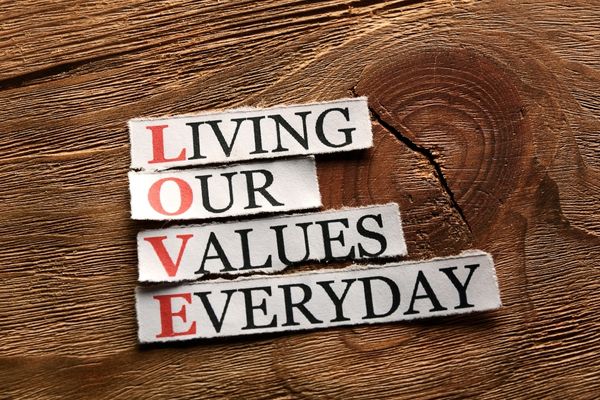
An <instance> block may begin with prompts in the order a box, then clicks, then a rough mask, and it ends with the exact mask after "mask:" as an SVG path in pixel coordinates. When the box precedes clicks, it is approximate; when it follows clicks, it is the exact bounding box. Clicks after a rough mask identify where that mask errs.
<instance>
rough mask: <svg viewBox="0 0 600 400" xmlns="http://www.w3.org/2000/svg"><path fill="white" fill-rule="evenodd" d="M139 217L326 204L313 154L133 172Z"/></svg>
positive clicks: (228, 213) (218, 214) (132, 189)
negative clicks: (190, 167) (221, 164)
mask: <svg viewBox="0 0 600 400" xmlns="http://www.w3.org/2000/svg"><path fill="white" fill-rule="evenodd" d="M129 189H130V192H131V217H132V218H133V219H152V220H166V219H204V218H219V217H230V216H237V215H249V214H257V213H264V212H283V211H291V210H303V209H309V208H317V207H320V206H321V196H320V193H319V186H318V183H317V171H316V167H315V160H314V158H313V157H306V158H296V159H290V160H279V161H267V162H253V163H245V164H239V165H232V166H228V167H223V168H202V169H191V170H173V171H165V172H154V173H149V172H130V173H129Z"/></svg>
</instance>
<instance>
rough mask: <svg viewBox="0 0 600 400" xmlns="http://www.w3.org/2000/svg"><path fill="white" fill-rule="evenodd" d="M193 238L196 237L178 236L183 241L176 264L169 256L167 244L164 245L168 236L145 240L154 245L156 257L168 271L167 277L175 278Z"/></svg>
mask: <svg viewBox="0 0 600 400" xmlns="http://www.w3.org/2000/svg"><path fill="white" fill-rule="evenodd" d="M192 236H194V235H191V234H189V235H177V236H176V237H177V238H178V239H181V241H182V243H181V247H180V248H179V254H178V255H177V261H176V262H173V259H171V256H169V253H168V252H167V249H166V248H165V244H164V243H163V241H164V240H165V239H166V238H167V237H166V236H156V237H149V238H144V240H145V241H147V242H149V243H150V244H151V245H152V247H153V248H154V251H155V252H156V255H157V256H158V259H159V260H160V262H161V263H162V265H163V267H164V268H165V271H167V275H169V276H171V277H173V276H175V274H177V270H178V269H179V263H180V262H181V258H182V257H183V252H184V251H185V246H187V242H188V240H190V238H191V237H192Z"/></svg>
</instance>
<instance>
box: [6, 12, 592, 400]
mask: <svg viewBox="0 0 600 400" xmlns="http://www.w3.org/2000/svg"><path fill="white" fill-rule="evenodd" d="M90 3H91V4H80V3H79V2H75V1H73V2H59V1H53V2H47V3H45V4H42V2H41V1H26V2H24V1H19V2H13V1H4V4H3V5H2V13H1V14H0V32H1V33H2V35H1V37H0V62H1V64H0V65H1V66H2V68H1V71H0V89H1V90H0V109H1V110H2V113H1V114H0V133H1V135H0V200H1V204H2V207H3V210H2V216H3V218H2V224H1V226H0V256H1V258H2V260H4V262H3V264H2V275H1V277H2V285H1V286H0V327H1V329H0V398H3V399H4V398H6V399H13V398H23V399H59V398H94V399H97V398H106V399H116V398H125V399H130V398H147V399H150V398H152V399H158V398H190V399H191V398H193V399H198V398H237V399H247V398H265V399H276V398H336V399H338V398H339V399H347V398H364V399H379V398H417V397H418V398H442V397H446V398H464V397H471V398H486V399H507V398H510V399H515V398H522V399H532V398H556V399H593V398H598V397H599V396H600V329H599V324H598V318H599V317H600V315H599V313H598V310H599V304H600V280H599V278H600V273H599V269H598V265H600V97H599V93H600V57H599V56H600V3H598V1H574V0H570V1H565V2H563V3H557V2H554V1H531V2H524V1H515V2H508V1H497V2H496V1H495V2H483V3H470V2H460V1H457V0H454V1H427V2H417V1H409V0H405V1H386V2H375V1H368V0H363V1H321V2H308V1H291V0H289V1H287V0H286V1H277V2H274V1H262V2H253V1H244V2H235V3H230V2H226V1H220V2H213V1H206V2H205V3H206V4H205V5H200V4H197V3H196V2H192V1H190V2H187V3H186V2H184V1H169V2H160V3H159V2H143V1H124V0H118V1H113V2H90ZM350 95H368V96H369V102H370V106H371V111H372V116H373V125H374V132H375V138H376V140H375V143H376V146H375V148H374V149H372V150H371V151H368V152H365V153H364V154H349V155H345V156H335V157H322V158H319V159H318V172H319V177H320V184H321V190H322V193H323V198H324V204H325V207H326V208H332V207H339V206H355V205H366V204H372V203H382V202H385V201H397V202H398V203H399V204H400V207H401V210H402V213H403V219H404V224H405V228H406V233H407V239H408V244H409V254H410V257H409V258H410V259H419V258H425V257H430V256H435V255H447V254H454V253H457V252H459V251H460V250H462V249H467V248H472V247H476V248H480V249H483V250H487V251H490V252H491V253H492V254H493V255H494V258H495V261H496V263H497V270H498V274H499V280H500V286H501V290H502V299H503V301H504V304H505V307H504V308H503V309H502V310H500V311H498V312H492V313H487V314H483V315H469V316H466V317H461V318H448V319H439V320H432V321H428V322H417V323H397V324H389V325H380V326H372V327H359V328H354V329H348V328H339V329H329V330H323V331H315V332H309V333H299V334H291V335H271V336H261V337H252V338H243V339H232V340H222V341H211V342H200V343H192V344H189V345H169V346H157V347H144V348H140V347H139V346H138V345H137V344H136V322H135V313H134V299H133V289H134V287H135V285H136V253H135V242H134V239H135V234H136V232H137V231H138V230H139V229H141V228H142V227H146V226H158V225H152V224H139V223H135V222H133V221H131V220H129V204H128V201H129V196H128V189H127V176H126V172H127V169H128V164H129V145H128V136H127V129H126V121H127V120H128V119H129V118H132V117H139V116H158V115H162V114H167V113H189V112H196V111H202V110H207V109H211V108H227V107H232V106H241V105H275V104H279V103H289V102H304V101H315V100H326V99H335V98H338V97H345V96H350ZM317 267H318V266H316V265H312V266H307V267H304V268H305V269H306V268H317ZM335 267H336V266H335V265H332V266H328V268H335Z"/></svg>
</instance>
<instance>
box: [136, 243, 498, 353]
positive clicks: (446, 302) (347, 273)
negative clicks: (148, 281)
mask: <svg viewBox="0 0 600 400" xmlns="http://www.w3.org/2000/svg"><path fill="white" fill-rule="evenodd" d="M136 299H137V302H136V308H137V315H138V325H139V331H138V337H139V341H140V342H142V343H145V342H167V341H172V340H186V339H196V338H214V337H222V336H236V335H248V334H257V333H266V332H281V331H295V330H305V329H318V328H324V327H329V326H340V325H356V324H374V323H383V322H393V321H401V320H410V319H414V318H425V317H439V316H444V315H452V314H462V313H470V312H474V311H484V310H493V309H496V308H499V307H500V306H501V301H500V294H499V291H498V285H497V282H496V275H495V271H494V266H493V262H492V258H491V256H490V255H488V254H487V253H484V252H480V251H476V252H469V253H464V254H461V255H459V256H456V257H448V258H439V259H433V260H429V261H424V262H405V263H398V264H390V265H385V266H370V267H351V268H349V269H345V270H325V271H324V270H321V271H318V272H310V273H298V274H289V275H277V276H269V277H256V276H253V277H244V278H239V279H236V280H233V281H226V280H223V279H219V280H217V281H208V282H202V283H196V284H192V285H180V286H173V287H168V288H138V289H137V290H136Z"/></svg>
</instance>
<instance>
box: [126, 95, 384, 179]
mask: <svg viewBox="0 0 600 400" xmlns="http://www.w3.org/2000/svg"><path fill="white" fill-rule="evenodd" d="M129 134H130V140H131V167H132V168H134V169H150V170H158V169H166V168H170V167H175V166H190V165H201V164H211V163H224V162H232V161H242V160H251V159H258V158H273V157H289V156H293V155H306V154H321V153H333V152H339V151H349V150H357V149H366V148H369V147H371V146H372V145H373V136H372V133H371V122H370V119H369V111H368V108H367V99H366V98H365V97H360V98H350V99H341V100H336V101H330V102H322V103H310V104H302V105H291V106H280V107H273V108H266V109H258V108H244V109H237V110H228V111H223V112H212V113H205V114H197V115H190V116H175V117H165V118H138V119H132V120H130V121H129Z"/></svg>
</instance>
